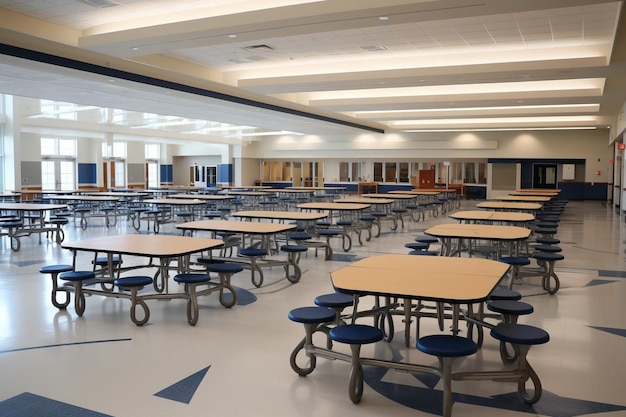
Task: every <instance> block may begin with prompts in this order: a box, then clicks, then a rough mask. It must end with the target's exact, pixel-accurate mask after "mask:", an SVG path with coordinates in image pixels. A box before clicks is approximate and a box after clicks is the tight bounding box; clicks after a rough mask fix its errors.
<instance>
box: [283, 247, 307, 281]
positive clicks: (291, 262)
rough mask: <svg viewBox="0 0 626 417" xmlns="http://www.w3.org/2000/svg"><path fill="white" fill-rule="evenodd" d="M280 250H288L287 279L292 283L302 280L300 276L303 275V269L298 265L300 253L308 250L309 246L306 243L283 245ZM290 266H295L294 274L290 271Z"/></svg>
mask: <svg viewBox="0 0 626 417" xmlns="http://www.w3.org/2000/svg"><path fill="white" fill-rule="evenodd" d="M280 250H281V251H282V252H287V265H285V274H286V276H287V279H288V280H289V282H292V283H296V282H298V281H300V277H301V276H302V271H301V270H300V266H299V265H298V262H299V261H300V254H301V253H304V252H306V251H308V250H309V247H308V246H304V245H282V246H281V247H280ZM290 268H293V274H292V273H290V271H289V269H290Z"/></svg>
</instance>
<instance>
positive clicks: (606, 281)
mask: <svg viewBox="0 0 626 417" xmlns="http://www.w3.org/2000/svg"><path fill="white" fill-rule="evenodd" d="M616 282H619V281H612V280H610V279H592V280H591V281H589V282H588V283H587V285H585V287H595V286H596V285H604V284H615V283H616Z"/></svg>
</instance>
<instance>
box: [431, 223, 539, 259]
mask: <svg viewBox="0 0 626 417" xmlns="http://www.w3.org/2000/svg"><path fill="white" fill-rule="evenodd" d="M531 232H532V230H531V229H528V228H526V227H520V226H501V225H490V224H467V223H462V224H458V223H446V224H438V225H435V226H433V227H430V228H428V229H426V230H425V231H424V234H427V235H429V236H433V237H436V238H438V239H440V240H441V254H442V255H443V256H461V253H462V252H463V250H464V241H467V243H468V244H467V252H468V255H469V256H470V257H471V256H472V254H473V252H474V251H475V250H476V249H477V248H476V243H477V241H488V242H489V243H490V244H489V246H488V248H487V254H488V255H489V256H493V257H494V258H495V259H499V258H500V253H501V252H502V244H506V248H507V252H508V255H509V256H514V255H515V254H517V253H518V251H519V248H518V246H519V245H518V244H519V242H521V241H523V240H525V239H527V238H528V237H529V236H530V234H531Z"/></svg>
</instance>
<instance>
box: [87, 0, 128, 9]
mask: <svg viewBox="0 0 626 417" xmlns="http://www.w3.org/2000/svg"><path fill="white" fill-rule="evenodd" d="M83 2H84V3H87V4H88V5H90V6H93V7H97V8H99V9H104V8H105V7H112V6H119V5H120V4H119V3H116V2H115V1H113V0H83Z"/></svg>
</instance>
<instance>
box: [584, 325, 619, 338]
mask: <svg viewBox="0 0 626 417" xmlns="http://www.w3.org/2000/svg"><path fill="white" fill-rule="evenodd" d="M589 327H591V328H592V329H596V330H600V331H602V332H607V333H611V334H614V335H616V336H621V337H626V329H615V328H613V327H599V326H589Z"/></svg>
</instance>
